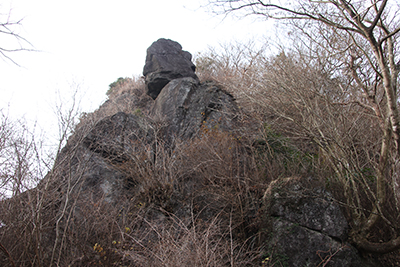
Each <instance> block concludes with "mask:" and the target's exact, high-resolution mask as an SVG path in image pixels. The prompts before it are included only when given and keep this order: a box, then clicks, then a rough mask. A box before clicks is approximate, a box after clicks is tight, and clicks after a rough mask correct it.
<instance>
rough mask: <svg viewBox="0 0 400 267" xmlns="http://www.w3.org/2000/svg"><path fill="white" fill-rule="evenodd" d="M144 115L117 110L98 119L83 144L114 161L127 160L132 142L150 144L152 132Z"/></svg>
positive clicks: (130, 152)
mask: <svg viewBox="0 0 400 267" xmlns="http://www.w3.org/2000/svg"><path fill="white" fill-rule="evenodd" d="M152 131H153V130H152V127H151V124H150V122H149V121H148V120H147V119H146V118H145V117H139V116H136V115H133V114H127V113H124V112H118V113H117V114H115V115H113V116H109V117H106V118H104V119H102V120H100V121H99V122H98V123H97V124H96V125H95V127H94V128H93V129H92V130H91V131H90V132H89V133H88V134H87V135H86V136H85V138H84V139H83V145H84V146H86V147H87V148H88V149H90V150H91V151H93V152H96V153H98V154H100V155H102V157H104V158H107V159H109V160H112V161H114V162H123V161H126V160H127V157H128V155H129V154H132V152H133V151H131V150H132V147H133V146H132V145H131V144H132V143H137V141H139V142H140V143H142V144H150V143H151V142H152V141H153V137H154V135H153V132H152Z"/></svg>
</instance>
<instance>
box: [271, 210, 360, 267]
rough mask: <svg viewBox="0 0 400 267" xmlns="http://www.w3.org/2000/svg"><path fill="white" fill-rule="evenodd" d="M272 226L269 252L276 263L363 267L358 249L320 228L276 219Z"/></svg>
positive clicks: (297, 265)
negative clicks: (317, 229)
mask: <svg viewBox="0 0 400 267" xmlns="http://www.w3.org/2000/svg"><path fill="white" fill-rule="evenodd" d="M272 229H273V231H272V233H271V236H272V238H271V240H270V243H269V247H268V252H269V253H268V254H269V261H270V263H272V264H275V265H276V266H293V267H303V266H331V267H333V266H335V267H336V266H337V267H344V266H354V267H356V266H364V265H363V264H361V260H360V258H359V256H358V253H357V251H356V249H355V248H353V247H352V246H350V245H348V244H342V243H341V242H339V241H337V240H335V239H333V238H331V237H329V236H327V235H325V234H323V233H321V232H319V231H313V230H311V229H308V228H306V227H302V226H300V225H299V224H297V223H291V222H289V221H286V220H284V219H277V218H274V219H273V222H272ZM325 264H326V265H325ZM275 265H274V266H275Z"/></svg>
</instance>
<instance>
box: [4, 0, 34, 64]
mask: <svg viewBox="0 0 400 267" xmlns="http://www.w3.org/2000/svg"><path fill="white" fill-rule="evenodd" d="M0 9H2V6H1V5H0ZM21 26H22V19H18V20H14V19H13V18H11V10H10V11H8V12H7V13H1V12H0V35H1V36H2V43H1V44H0V57H1V58H2V59H3V60H5V61H7V60H8V61H11V62H12V63H14V64H15V65H17V66H19V65H18V63H17V62H16V61H14V60H13V59H12V58H11V57H10V56H9V54H10V53H12V52H19V51H33V49H32V48H31V47H32V44H31V43H30V42H29V41H28V40H27V39H25V38H24V37H23V36H22V35H21V34H20V33H19V30H20V29H21Z"/></svg>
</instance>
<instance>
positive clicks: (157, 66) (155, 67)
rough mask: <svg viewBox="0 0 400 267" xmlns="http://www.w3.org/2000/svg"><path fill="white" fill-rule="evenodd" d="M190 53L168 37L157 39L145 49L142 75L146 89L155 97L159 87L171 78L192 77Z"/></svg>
mask: <svg viewBox="0 0 400 267" xmlns="http://www.w3.org/2000/svg"><path fill="white" fill-rule="evenodd" d="M195 69H196V67H195V65H194V64H193V63H192V55H191V54H190V53H189V52H187V51H183V50H182V46H181V45H180V44H179V43H177V42H175V41H172V40H169V39H159V40H157V41H156V42H154V43H153V44H152V45H151V46H150V47H149V48H148V49H147V56H146V64H145V66H144V68H143V75H144V76H145V79H146V91H147V94H148V95H149V96H151V97H152V98H153V99H156V98H157V96H158V94H159V93H160V91H161V89H162V88H163V87H164V86H165V85H167V84H168V83H169V82H170V81H171V80H174V79H178V78H183V77H192V78H194V79H196V80H197V79H198V78H197V76H196V74H195Z"/></svg>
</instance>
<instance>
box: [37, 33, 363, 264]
mask: <svg viewBox="0 0 400 267" xmlns="http://www.w3.org/2000/svg"><path fill="white" fill-rule="evenodd" d="M194 71H195V67H194V65H193V63H192V62H191V55H190V53H188V52H186V51H183V50H182V48H181V46H180V45H179V44H178V43H176V42H174V41H171V40H166V39H160V40H158V41H157V42H155V43H153V44H152V46H151V47H150V48H149V49H148V54H147V57H146V64H145V67H144V75H145V81H146V85H145V86H146V93H147V94H148V95H149V96H150V97H151V99H150V98H149V99H147V100H146V101H144V102H141V105H142V106H141V108H143V107H144V106H145V107H146V109H147V110H148V112H147V114H145V113H146V112H142V111H141V112H136V111H137V110H138V109H136V108H135V104H133V105H132V107H130V108H129V109H130V110H132V112H121V111H120V112H115V114H113V115H110V116H102V115H101V112H102V110H104V109H105V108H106V107H108V106H109V105H112V104H111V103H110V102H106V103H105V104H104V105H103V107H100V108H99V110H98V111H97V114H100V115H98V117H97V119H96V120H95V121H94V122H93V123H91V122H90V121H89V120H87V121H84V122H83V123H81V125H80V126H79V127H77V129H76V132H75V134H74V135H73V136H72V137H71V138H70V139H69V141H68V143H67V145H66V146H65V147H64V149H63V150H62V152H61V153H60V155H59V156H58V158H57V160H56V164H55V167H54V169H53V171H52V172H51V173H49V174H48V175H47V176H46V178H45V179H44V180H43V181H42V183H41V184H40V185H39V186H38V188H37V189H36V190H37V191H35V192H36V193H37V192H39V193H37V194H39V195H40V197H42V199H43V200H42V202H44V203H46V204H45V205H46V207H47V209H46V211H43V212H44V213H43V214H44V215H43V216H44V217H46V218H47V220H48V227H47V228H46V229H47V230H46V231H45V234H43V236H42V237H41V240H42V241H41V242H43V244H47V245H41V246H42V247H43V248H42V252H41V255H42V257H43V258H42V259H41V260H43V264H45V265H46V264H47V265H48V264H50V263H55V262H58V264H59V263H63V264H61V265H65V266H66V265H71V266H72V265H73V266H86V265H90V264H98V265H99V264H104V265H107V266H111V265H113V264H115V265H118V264H125V265H127V264H128V265H130V266H164V265H171V266H188V265H193V264H195V265H199V266H203V265H212V266H224V265H227V266H228V265H237V266H273V265H274V264H275V265H279V264H280V265H281V266H314V265H318V264H321V263H322V264H325V263H326V264H327V265H326V266H361V265H360V264H361V259H360V258H359V257H358V254H357V251H356V250H355V249H354V248H353V247H351V246H350V245H349V244H347V243H346V239H347V237H346V234H347V228H348V226H347V222H346V220H345V218H344V216H343V214H342V212H341V210H340V208H339V206H338V205H337V204H336V203H335V202H333V201H332V198H331V196H330V194H329V193H328V192H326V191H325V190H324V189H322V188H307V186H305V185H304V183H302V181H300V180H299V179H297V178H288V179H277V180H276V181H274V182H272V183H269V181H264V180H263V175H262V173H261V172H260V166H259V164H258V163H257V162H256V161H255V159H256V158H257V157H259V156H260V155H259V153H260V152H259V151H258V150H257V149H254V147H253V145H252V144H254V140H253V139H252V136H254V135H255V133H254V132H252V131H253V130H252V129H254V125H252V126H251V127H250V125H249V124H246V123H245V122H244V121H245V120H244V119H243V115H242V114H241V111H240V108H239V107H238V105H237V104H236V102H235V99H234V98H233V96H232V95H230V94H229V93H227V92H225V91H224V90H223V89H222V88H221V86H220V85H219V84H217V83H215V82H203V83H201V82H200V81H199V79H198V78H197V76H196V75H195V72H194ZM135 97H136V95H135V94H133V93H132V92H126V93H124V94H123V95H121V96H119V98H118V99H119V100H118V103H119V104H121V103H125V102H124V101H127V102H129V103H136V104H138V103H139V102H135V101H136V100H135V99H136V98H135ZM129 100H131V101H129ZM123 105H125V104H123ZM134 111H135V112H134ZM266 189H267V190H266ZM265 190H266V191H265ZM39 202H40V201H39ZM39 202H38V203H39ZM74 255H75V256H74ZM324 266H325V265H324Z"/></svg>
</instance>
